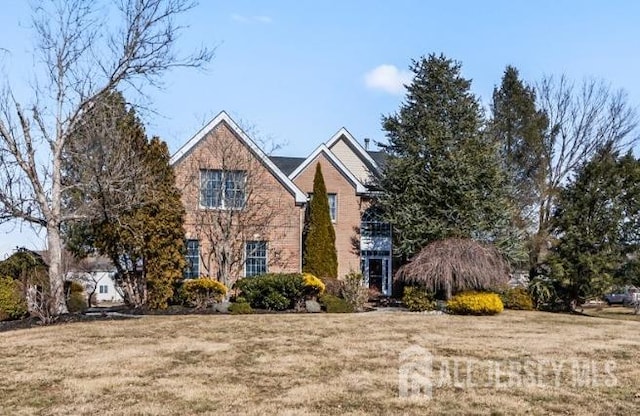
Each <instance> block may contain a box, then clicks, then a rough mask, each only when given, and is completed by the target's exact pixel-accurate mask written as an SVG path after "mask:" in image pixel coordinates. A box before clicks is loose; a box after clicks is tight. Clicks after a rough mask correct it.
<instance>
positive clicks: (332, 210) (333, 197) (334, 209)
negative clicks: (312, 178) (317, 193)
mask: <svg viewBox="0 0 640 416" xmlns="http://www.w3.org/2000/svg"><path fill="white" fill-rule="evenodd" d="M311 199H313V193H309V200H311ZM327 200H328V201H329V216H330V217H331V222H336V218H338V195H337V194H327Z"/></svg>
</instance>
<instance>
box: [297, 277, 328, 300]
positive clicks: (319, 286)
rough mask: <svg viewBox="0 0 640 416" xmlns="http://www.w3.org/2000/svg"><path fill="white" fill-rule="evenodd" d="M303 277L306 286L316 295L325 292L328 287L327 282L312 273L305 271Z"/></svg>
mask: <svg viewBox="0 0 640 416" xmlns="http://www.w3.org/2000/svg"><path fill="white" fill-rule="evenodd" d="M302 279H303V280H304V287H305V289H306V290H307V292H309V293H310V294H312V295H314V296H316V295H319V294H321V293H324V290H325V288H326V286H325V284H324V283H323V282H322V280H320V279H318V278H317V277H315V276H314V275H312V274H311V273H303V274H302Z"/></svg>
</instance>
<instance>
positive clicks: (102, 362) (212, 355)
mask: <svg viewBox="0 0 640 416" xmlns="http://www.w3.org/2000/svg"><path fill="white" fill-rule="evenodd" d="M412 345H419V346H421V347H424V348H426V349H428V350H429V351H430V352H431V354H433V356H434V373H433V374H434V375H433V377H434V379H435V377H436V375H437V374H438V371H439V369H442V368H443V366H444V364H443V363H445V362H446V361H448V360H451V361H452V362H453V361H454V360H460V361H463V362H464V361H465V360H467V359H475V360H477V361H478V362H479V363H487V362H491V361H490V360H495V361H496V362H503V363H506V362H507V361H510V362H525V361H526V360H537V361H541V360H549V361H554V362H557V361H558V360H564V361H566V362H567V363H570V362H571V361H572V360H581V362H587V361H589V362H591V361H592V362H593V363H595V365H596V366H603V365H604V363H605V362H606V361H607V360H615V364H616V372H615V377H616V381H617V383H616V385H615V386H610V387H607V386H605V385H604V383H603V382H602V380H600V381H599V382H598V383H597V385H596V386H589V387H579V386H575V385H574V384H573V382H572V379H571V374H570V371H568V370H565V371H564V372H563V373H562V376H561V378H560V379H559V383H558V385H554V383H553V378H552V376H545V377H547V378H546V379H545V381H546V382H548V383H547V385H538V386H527V385H524V384H521V385H516V386H515V387H512V388H508V387H504V386H496V385H495V383H494V384H493V385H489V384H487V385H486V386H482V387H471V388H460V387H455V386H453V385H447V386H443V387H436V388H434V390H433V398H432V399H431V400H426V399H424V398H415V397H413V398H401V397H399V395H398V368H399V364H400V363H399V353H400V352H401V351H403V350H404V349H405V348H407V347H409V346H412ZM638 345H640V323H638V322H631V321H619V320H611V319H600V318H590V317H581V316H569V315H554V314H546V313H539V312H512V311H507V312H505V313H503V314H501V315H498V316H495V317H460V316H430V315H421V314H411V313H380V312H371V313H362V314H348V315H326V314H323V315H310V314H305V315H297V314H282V315H248V316H224V315H213V316H178V317H163V316H146V317H144V318H142V319H139V320H131V321H112V322H91V323H76V324H68V325H63V326H54V327H47V328H37V329H30V330H20V331H13V332H7V333H0V346H1V347H2V356H1V357H0V369H1V370H2V371H0V413H2V414H10V415H21V414H47V415H49V414H52V415H68V414H72V415H79V414H87V415H89V414H91V415H94V414H100V415H115V414H149V415H172V414H185V415H187V414H243V415H265V414H284V415H299V414H312V415H314V414H315V415H326V414H352V415H368V414H380V415H387V414H525V413H526V414H549V413H559V414H572V415H573V414H585V415H586V414H589V415H591V414H635V409H637V408H638V407H640V398H639V397H640V396H638V394H637V391H638V389H637V381H638V380H640V368H639V366H638V363H639V361H640V360H639V358H640V350H639V349H638V347H637V346H638ZM567 365H568V364H567ZM602 369H603V367H598V371H601V370H602ZM478 380H479V381H482V380H483V376H482V374H479V375H477V380H476V381H478ZM543 384H544V383H543Z"/></svg>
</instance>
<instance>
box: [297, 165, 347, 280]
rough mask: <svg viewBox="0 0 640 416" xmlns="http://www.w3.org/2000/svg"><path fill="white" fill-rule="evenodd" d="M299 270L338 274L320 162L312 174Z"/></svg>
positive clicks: (326, 275) (334, 244)
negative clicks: (311, 188) (311, 193)
mask: <svg viewBox="0 0 640 416" xmlns="http://www.w3.org/2000/svg"><path fill="white" fill-rule="evenodd" d="M303 256H304V257H303V260H302V262H303V263H302V270H303V271H304V272H305V273H311V274H313V275H315V276H318V277H321V278H327V277H329V278H337V277H338V254H337V252H336V232H335V230H334V229H333V224H332V223H331V213H330V212H329V198H328V197H327V187H326V186H325V184H324V178H323V176H322V167H321V166H320V163H318V164H317V165H316V173H315V176H314V177H313V197H312V198H311V201H310V202H309V211H308V220H307V224H306V227H305V238H304V254H303Z"/></svg>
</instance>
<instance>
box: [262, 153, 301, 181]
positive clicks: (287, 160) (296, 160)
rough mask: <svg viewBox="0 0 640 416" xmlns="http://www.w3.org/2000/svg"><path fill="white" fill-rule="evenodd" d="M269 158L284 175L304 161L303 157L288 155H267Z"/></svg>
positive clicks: (289, 173)
mask: <svg viewBox="0 0 640 416" xmlns="http://www.w3.org/2000/svg"><path fill="white" fill-rule="evenodd" d="M269 159H271V161H272V162H273V164H274V165H276V166H277V167H278V169H280V170H281V171H282V173H284V174H285V175H287V176H289V175H291V173H292V172H293V171H294V170H296V168H297V167H298V166H300V165H301V164H302V162H304V160H305V158H304V157H288V156H269Z"/></svg>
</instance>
